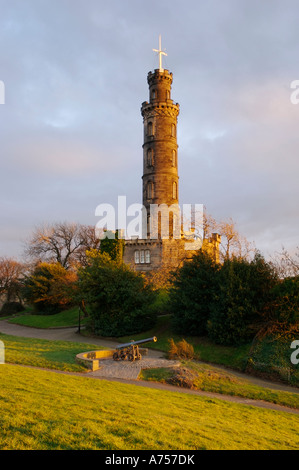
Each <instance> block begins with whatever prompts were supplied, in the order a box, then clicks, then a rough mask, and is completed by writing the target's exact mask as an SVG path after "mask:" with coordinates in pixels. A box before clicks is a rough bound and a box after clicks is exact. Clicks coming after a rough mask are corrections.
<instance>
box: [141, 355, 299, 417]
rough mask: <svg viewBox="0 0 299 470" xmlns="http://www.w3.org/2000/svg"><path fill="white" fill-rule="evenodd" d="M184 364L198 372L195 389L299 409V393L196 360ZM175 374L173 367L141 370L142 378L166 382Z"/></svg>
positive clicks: (183, 363) (183, 364)
mask: <svg viewBox="0 0 299 470" xmlns="http://www.w3.org/2000/svg"><path fill="white" fill-rule="evenodd" d="M182 366H183V367H186V368H188V369H190V370H192V371H194V372H195V373H196V379H195V380H194V386H193V389H194V390H203V391H206V392H215V393H220V394H224V395H232V396H238V397H244V398H251V399H253V400H264V401H267V402H270V403H276V404H280V405H284V406H288V407H290V408H296V409H299V394H298V393H291V392H286V391H280V390H274V389H271V388H264V387H261V386H258V385H255V384H252V383H251V382H250V381H249V380H246V379H243V378H239V377H237V376H235V375H233V373H230V372H227V371H224V370H221V369H217V367H214V366H211V365H207V364H200V363H198V362H194V361H183V362H182ZM172 375H173V371H172V369H171V368H160V369H145V370H143V371H142V372H141V376H140V379H142V380H148V381H154V382H161V383H166V382H167V379H169V378H170V377H171V376H172Z"/></svg>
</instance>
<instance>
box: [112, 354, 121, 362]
mask: <svg viewBox="0 0 299 470" xmlns="http://www.w3.org/2000/svg"><path fill="white" fill-rule="evenodd" d="M113 360H114V361H119V360H120V357H119V354H118V352H115V353H113Z"/></svg>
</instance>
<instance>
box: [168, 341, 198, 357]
mask: <svg viewBox="0 0 299 470" xmlns="http://www.w3.org/2000/svg"><path fill="white" fill-rule="evenodd" d="M168 355H169V357H170V358H172V359H173V358H176V357H179V358H180V359H193V358H194V349H193V346H192V344H189V343H187V341H186V340H185V339H182V340H181V341H179V342H178V343H177V344H176V343H175V342H174V341H173V339H172V338H171V339H170V340H169V349H168Z"/></svg>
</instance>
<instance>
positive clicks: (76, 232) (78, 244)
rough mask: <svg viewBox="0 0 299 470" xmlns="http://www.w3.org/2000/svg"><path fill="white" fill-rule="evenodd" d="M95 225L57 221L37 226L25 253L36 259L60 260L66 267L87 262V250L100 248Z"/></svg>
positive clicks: (46, 260)
mask: <svg viewBox="0 0 299 470" xmlns="http://www.w3.org/2000/svg"><path fill="white" fill-rule="evenodd" d="M99 243H100V240H98V239H97V238H96V236H95V230H94V227H92V226H88V225H81V224H76V223H66V222H61V223H55V224H53V225H43V226H40V227H37V228H36V229H35V230H34V232H33V234H32V236H31V238H30V239H29V241H28V242H27V244H26V247H25V254H26V255H27V256H29V257H30V258H31V259H33V260H35V261H44V262H58V263H60V264H61V265H62V266H63V267H64V268H70V267H74V266H75V265H77V264H83V263H84V262H85V253H86V251H87V250H90V249H94V248H98V247H99Z"/></svg>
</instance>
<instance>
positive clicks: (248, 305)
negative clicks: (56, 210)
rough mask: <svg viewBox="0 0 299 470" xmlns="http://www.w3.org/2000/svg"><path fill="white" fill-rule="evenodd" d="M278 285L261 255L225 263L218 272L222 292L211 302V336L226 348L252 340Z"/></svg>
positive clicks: (271, 270) (209, 323)
mask: <svg viewBox="0 0 299 470" xmlns="http://www.w3.org/2000/svg"><path fill="white" fill-rule="evenodd" d="M275 283H276V276H275V272H274V271H273V269H272V266H271V265H270V264H268V263H266V261H265V260H264V259H263V258H262V257H261V256H260V255H259V254H257V255H256V256H255V258H254V260H253V261H250V262H249V261H246V260H243V259H232V260H226V261H225V262H224V264H223V266H222V267H221V269H220V270H219V273H218V285H219V289H218V292H217V294H216V295H215V297H214V299H213V301H212V303H211V310H210V317H209V320H208V335H209V337H210V338H211V339H212V340H213V341H215V342H216V343H218V344H223V345H237V344H241V343H245V342H248V341H249V340H250V339H252V338H253V336H254V335H255V334H256V332H257V330H258V329H259V328H260V326H261V324H262V322H263V315H264V312H265V309H266V306H267V304H268V302H269V298H270V291H271V288H272V287H273V285H274V284H275Z"/></svg>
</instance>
